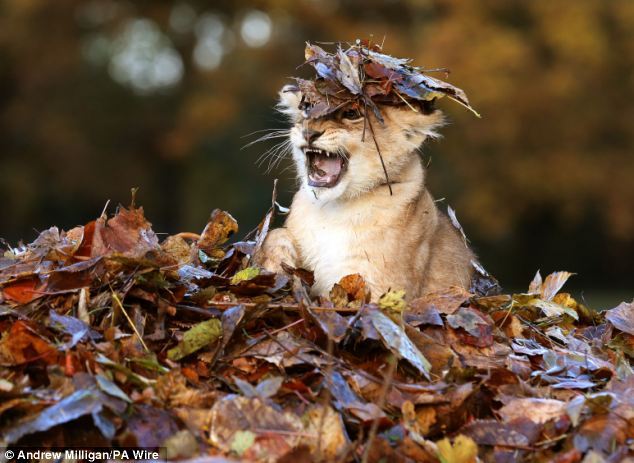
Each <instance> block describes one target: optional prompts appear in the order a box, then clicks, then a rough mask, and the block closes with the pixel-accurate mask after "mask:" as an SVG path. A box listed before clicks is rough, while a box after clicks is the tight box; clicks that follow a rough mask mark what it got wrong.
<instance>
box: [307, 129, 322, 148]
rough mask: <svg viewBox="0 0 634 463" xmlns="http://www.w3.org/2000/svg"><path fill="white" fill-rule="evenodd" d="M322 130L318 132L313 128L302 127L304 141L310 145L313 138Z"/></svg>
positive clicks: (316, 137)
mask: <svg viewBox="0 0 634 463" xmlns="http://www.w3.org/2000/svg"><path fill="white" fill-rule="evenodd" d="M323 133H324V132H320V131H318V130H313V129H303V130H302V135H303V136H304V139H305V140H306V142H307V143H308V144H309V145H311V144H312V143H313V142H314V141H315V140H317V139H318V138H319V137H320V136H321V135H322V134H323Z"/></svg>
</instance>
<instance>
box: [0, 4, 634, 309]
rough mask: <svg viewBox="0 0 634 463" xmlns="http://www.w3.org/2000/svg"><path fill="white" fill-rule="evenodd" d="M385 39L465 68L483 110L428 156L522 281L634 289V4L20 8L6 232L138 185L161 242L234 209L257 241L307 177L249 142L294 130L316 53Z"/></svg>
mask: <svg viewBox="0 0 634 463" xmlns="http://www.w3.org/2000/svg"><path fill="white" fill-rule="evenodd" d="M249 24H250V25H249ZM245 27H246V29H245ZM267 31H268V33H267ZM258 34H259V35H258ZM267 34H268V35H267ZM369 36H373V37H374V39H375V40H376V41H379V42H381V41H383V40H385V50H386V51H387V52H388V53H390V54H394V55H396V56H408V57H412V58H414V63H415V64H418V65H422V66H425V67H430V68H433V67H448V68H450V69H451V70H452V74H451V75H450V78H449V81H450V82H451V83H453V84H455V85H457V86H459V87H461V88H463V89H464V90H465V91H466V92H467V94H468V95H469V97H470V99H471V102H472V103H473V106H474V107H475V108H476V109H477V110H478V111H479V112H480V113H481V114H482V115H483V118H482V119H481V120H477V119H475V118H474V117H473V116H472V115H471V114H469V113H468V112H466V111H464V110H462V108H460V107H459V106H458V105H455V104H452V103H451V102H449V101H444V102H442V103H441V105H440V106H441V107H442V109H443V110H445V112H446V114H447V116H448V118H449V120H450V122H451V123H450V125H449V126H448V127H446V128H445V129H444V131H443V133H444V135H445V139H444V140H442V141H441V142H434V143H431V144H429V145H427V146H426V148H425V150H424V151H425V155H424V156H425V158H426V159H427V160H428V161H430V162H431V164H430V174H429V182H430V188H431V189H432V192H433V193H434V194H435V196H436V197H437V198H446V200H445V202H446V203H448V204H451V205H452V206H453V207H454V208H455V209H456V211H457V213H458V217H459V218H460V219H461V221H462V223H463V226H464V227H465V229H466V231H467V233H468V235H469V236H470V238H471V240H472V243H473V245H474V247H475V249H476V250H477V252H478V253H479V254H480V256H481V258H482V260H483V262H484V263H485V264H486V265H487V267H488V268H489V270H491V271H492V272H493V273H495V274H497V275H498V276H499V277H500V279H501V280H502V283H503V284H505V285H506V286H510V287H511V288H520V287H523V286H524V284H525V283H526V282H527V281H530V278H531V277H532V274H533V273H534V272H535V270H536V269H537V268H541V269H542V270H543V272H544V273H548V272H550V271H552V270H558V269H566V270H570V271H574V272H577V273H578V274H579V276H577V277H575V278H574V279H573V280H571V283H572V285H573V286H574V285H577V287H578V288H589V289H590V296H591V295H592V294H594V293H595V292H596V294H600V292H599V291H601V290H608V291H610V292H612V293H614V292H619V291H624V292H627V291H628V290H630V289H631V277H632V260H633V257H634V238H633V236H634V182H633V181H632V179H633V178H634V161H633V158H632V154H633V147H634V130H632V128H633V127H632V121H634V104H633V103H632V101H634V72H633V71H634V69H633V67H634V2H632V1H630V0H609V1H604V0H596V1H595V0H583V1H577V2H572V1H568V0H535V1H518V2H509V1H505V0H484V1H475V0H473V1H467V0H389V1H388V0H386V1H378V0H364V1H357V0H347V1H334V0H262V1H228V0H227V1H214V2H204V1H194V0H192V1H188V2H173V1H164V2H155V1H134V2H131V1H121V0H87V1H79V0H59V1H55V2H51V1H46V0H4V1H3V2H1V3H0V205H1V211H2V213H1V214H0V236H3V237H4V238H6V239H8V240H10V241H12V242H15V241H17V240H18V239H19V238H24V239H25V240H30V239H32V238H33V237H34V236H35V231H34V229H36V230H41V229H43V228H46V227H48V226H50V225H52V224H56V225H58V226H60V227H63V228H70V227H72V226H74V225H76V224H81V223H85V222H86V221H88V220H89V219H91V218H93V217H95V216H96V215H98V214H99V213H100V212H101V210H102V208H103V206H104V203H105V201H106V199H111V200H113V201H114V202H115V203H116V202H123V203H126V202H127V201H128V200H129V189H130V187H132V186H139V187H140V188H141V190H140V193H139V202H140V203H141V204H143V205H144V206H145V209H146V215H147V216H148V217H149V218H150V220H152V221H153V222H154V225H155V226H154V228H155V229H156V230H157V231H159V232H167V233H174V232H177V231H184V230H189V231H199V230H200V229H201V228H202V226H203V225H204V223H205V222H206V219H207V218H208V215H209V212H210V211H211V209H213V208H214V207H221V208H224V209H226V210H228V211H230V212H231V213H232V214H234V215H235V216H236V218H237V219H238V221H239V222H240V224H241V226H242V232H246V231H248V230H249V229H251V228H252V227H253V226H255V224H257V222H258V220H259V218H260V217H261V216H262V215H263V213H264V212H265V210H266V209H267V207H268V204H269V202H270V190H271V185H272V179H273V178H274V177H275V176H278V177H280V178H282V179H283V184H282V191H283V197H282V202H285V203H288V202H289V201H290V197H291V192H292V190H293V181H292V171H291V170H289V169H285V168H286V167H288V165H287V164H286V165H285V164H284V163H283V164H282V165H281V166H280V168H279V169H276V170H274V172H272V173H271V174H266V173H265V171H266V166H262V167H258V166H257V165H256V164H255V161H256V159H257V158H258V156H259V155H260V154H261V153H262V152H263V151H265V150H266V149H267V148H269V147H270V146H271V145H270V144H267V143H263V144H260V145H256V146H254V147H251V148H248V149H245V150H241V149H240V148H241V147H242V146H243V145H244V144H246V143H247V142H248V141H250V140H252V139H253V136H252V137H250V138H249V137H247V138H243V137H244V136H245V135H247V134H250V133H251V132H254V131H256V130H262V129H270V128H280V127H283V125H284V124H283V122H282V121H281V119H280V118H279V117H277V116H276V115H275V114H274V112H273V110H272V107H273V105H274V103H275V96H276V91H277V90H278V89H279V87H281V86H282V85H283V84H284V83H285V82H287V81H288V77H289V76H292V75H298V74H299V75H309V74H310V70H309V69H307V68H300V69H296V67H297V65H298V64H300V63H301V62H302V59H303V48H304V41H306V40H310V41H333V40H349V41H352V40H354V39H355V38H357V37H369ZM384 38H385V39H384ZM258 41H259V42H258ZM135 47H136V48H135ZM205 47H206V48H205ZM135 50H136V51H135ZM139 50H140V51H139ZM196 50H198V51H196ZM133 52H134V53H133ZM135 53H136V54H135ZM161 53H162V54H163V55H162V56H163V57H164V58H165V56H167V58H165V59H166V60H167V62H163V67H160V66H159V64H160V63H159V61H157V56H158V55H160V54H161ZM201 57H202V58H201ZM126 60H127V61H126ZM170 60H171V61H170ZM174 60H176V62H175V61H174ZM139 62H141V63H145V64H144V66H145V67H143V66H141V67H140V68H139V67H138V63H139ZM135 63H136V64H135ZM157 63H158V64H157ZM126 66H127V67H126ZM135 66H136V67H135ZM153 66H154V67H153ZM157 66H158V67H157ZM170 66H171V67H170ZM179 66H180V67H179ZM135 69H136V71H135ZM152 69H154V71H152ZM175 69H176V71H178V70H179V69H180V73H177V74H178V75H176V77H175V75H174V72H176V71H175ZM135 72H136V74H135ZM152 72H154V74H152ZM161 72H162V73H163V74H161ZM170 72H172V74H171V79H172V80H171V81H169V79H167V77H169V76H170ZM126 73H127V74H126ZM165 73H167V74H165ZM166 75H167V77H165V76H166ZM161 79H163V80H161ZM165 79H167V80H168V81H166V80H165ZM630 297H631V291H630ZM616 298H617V295H616V294H614V295H613V296H612V297H611V300H610V302H616ZM612 299H614V300H612ZM606 303H607V302H606ZM608 305H609V304H608Z"/></svg>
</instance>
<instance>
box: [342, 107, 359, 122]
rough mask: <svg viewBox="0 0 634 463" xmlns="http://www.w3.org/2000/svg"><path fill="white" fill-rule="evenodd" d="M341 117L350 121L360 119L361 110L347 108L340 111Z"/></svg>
mask: <svg viewBox="0 0 634 463" xmlns="http://www.w3.org/2000/svg"><path fill="white" fill-rule="evenodd" d="M341 118H342V119H348V120H351V121H354V120H356V119H361V111H359V110H358V109H347V110H345V111H344V112H343V113H341Z"/></svg>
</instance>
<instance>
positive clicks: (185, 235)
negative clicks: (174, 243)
mask: <svg viewBox="0 0 634 463" xmlns="http://www.w3.org/2000/svg"><path fill="white" fill-rule="evenodd" d="M172 237H173V238H182V239H184V240H192V241H198V240H199V239H200V235H199V234H198V233H192V232H181V233H177V234H175V235H172Z"/></svg>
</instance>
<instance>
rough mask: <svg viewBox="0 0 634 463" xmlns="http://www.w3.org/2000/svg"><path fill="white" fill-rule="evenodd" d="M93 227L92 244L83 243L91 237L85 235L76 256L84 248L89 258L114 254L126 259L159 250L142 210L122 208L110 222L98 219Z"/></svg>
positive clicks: (101, 218)
mask: <svg viewBox="0 0 634 463" xmlns="http://www.w3.org/2000/svg"><path fill="white" fill-rule="evenodd" d="M94 224H95V225H94V232H93V236H92V242H91V243H90V245H88V244H87V243H86V239H88V238H89V236H90V233H84V243H82V245H81V246H80V248H79V251H78V253H81V252H83V250H84V249H85V248H84V245H85V244H86V246H89V248H90V256H91V257H97V256H107V255H110V254H114V253H117V254H121V255H123V256H125V257H129V258H140V257H143V256H144V255H145V254H146V253H147V252H148V251H152V250H156V249H158V248H159V245H158V238H157V237H156V234H155V233H154V232H153V231H152V224H150V222H148V221H147V220H146V219H145V216H144V215H143V208H142V207H139V208H135V207H134V206H132V207H130V209H126V208H125V207H121V208H120V209H119V211H118V212H117V213H116V214H115V216H114V217H112V218H111V219H106V218H104V217H100V218H99V219H97V220H96V221H95V222H94ZM89 225H90V224H89Z"/></svg>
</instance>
